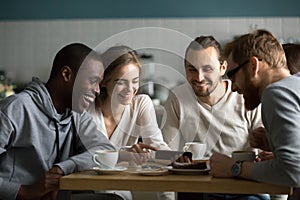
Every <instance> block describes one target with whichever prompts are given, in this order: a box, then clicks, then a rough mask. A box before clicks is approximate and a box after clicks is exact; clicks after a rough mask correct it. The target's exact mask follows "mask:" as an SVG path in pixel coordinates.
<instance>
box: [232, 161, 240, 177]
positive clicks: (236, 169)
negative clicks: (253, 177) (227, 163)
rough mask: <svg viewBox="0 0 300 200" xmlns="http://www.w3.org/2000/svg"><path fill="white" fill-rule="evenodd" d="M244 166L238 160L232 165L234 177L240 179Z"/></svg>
mask: <svg viewBox="0 0 300 200" xmlns="http://www.w3.org/2000/svg"><path fill="white" fill-rule="evenodd" d="M242 164H243V161H240V160H238V161H236V162H235V163H234V164H233V165H232V167H231V173H232V176H234V177H238V176H239V175H240V174H241V172H242Z"/></svg>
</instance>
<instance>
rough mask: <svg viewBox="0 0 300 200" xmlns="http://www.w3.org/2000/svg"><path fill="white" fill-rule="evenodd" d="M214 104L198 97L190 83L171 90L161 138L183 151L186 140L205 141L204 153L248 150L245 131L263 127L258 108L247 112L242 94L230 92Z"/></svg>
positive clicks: (229, 83)
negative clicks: (211, 104) (206, 102)
mask: <svg viewBox="0 0 300 200" xmlns="http://www.w3.org/2000/svg"><path fill="white" fill-rule="evenodd" d="M224 81H226V82H227V90H226V93H225V95H224V96H223V97H222V98H221V99H220V101H219V102H217V103H216V104H215V105H213V106H209V105H207V104H205V103H203V102H201V101H199V100H198V98H197V96H196V95H195V93H194V91H193V89H192V88H191V86H190V85H189V83H185V84H183V85H181V86H178V87H177V88H175V89H173V90H172V92H171V93H170V96H169V98H168V100H167V102H166V104H165V109H166V115H165V117H164V118H165V120H166V121H165V124H163V129H162V132H163V137H164V140H165V141H166V142H167V144H168V145H169V147H171V149H173V150H182V148H183V147H184V144H185V143H186V142H192V141H198V142H203V143H206V144H207V149H206V154H205V156H210V155H211V154H212V153H214V152H219V153H223V154H226V155H231V152H232V151H234V150H251V149H252V148H251V147H250V145H249V142H248V134H249V132H250V131H251V130H253V129H255V128H257V127H260V126H262V122H261V118H260V109H259V108H258V109H255V110H253V111H247V110H246V109H245V107H244V99H243V96H242V95H240V94H238V93H236V92H232V91H231V82H230V81H229V80H224Z"/></svg>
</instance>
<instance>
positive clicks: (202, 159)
mask: <svg viewBox="0 0 300 200" xmlns="http://www.w3.org/2000/svg"><path fill="white" fill-rule="evenodd" d="M209 159H210V157H202V158H193V160H197V161H207V160H209Z"/></svg>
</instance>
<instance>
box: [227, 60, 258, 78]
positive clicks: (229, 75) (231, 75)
mask: <svg viewBox="0 0 300 200" xmlns="http://www.w3.org/2000/svg"><path fill="white" fill-rule="evenodd" d="M249 61H250V60H249V59H248V60H246V61H245V62H243V63H242V64H240V65H239V66H237V67H236V68H234V69H233V70H230V71H229V72H227V77H228V78H229V79H231V78H232V77H233V75H235V74H236V73H237V72H238V71H239V70H240V69H241V68H242V67H243V66H244V65H246V64H247V63H248V62H249ZM258 61H262V59H258Z"/></svg>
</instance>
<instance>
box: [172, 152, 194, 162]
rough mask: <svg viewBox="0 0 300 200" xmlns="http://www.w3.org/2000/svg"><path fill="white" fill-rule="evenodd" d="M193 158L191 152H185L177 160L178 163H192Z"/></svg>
mask: <svg viewBox="0 0 300 200" xmlns="http://www.w3.org/2000/svg"><path fill="white" fill-rule="evenodd" d="M192 156H193V154H192V153H191V152H184V153H183V154H182V155H181V156H180V157H179V158H177V159H176V162H180V163H192V162H193V160H192Z"/></svg>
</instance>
